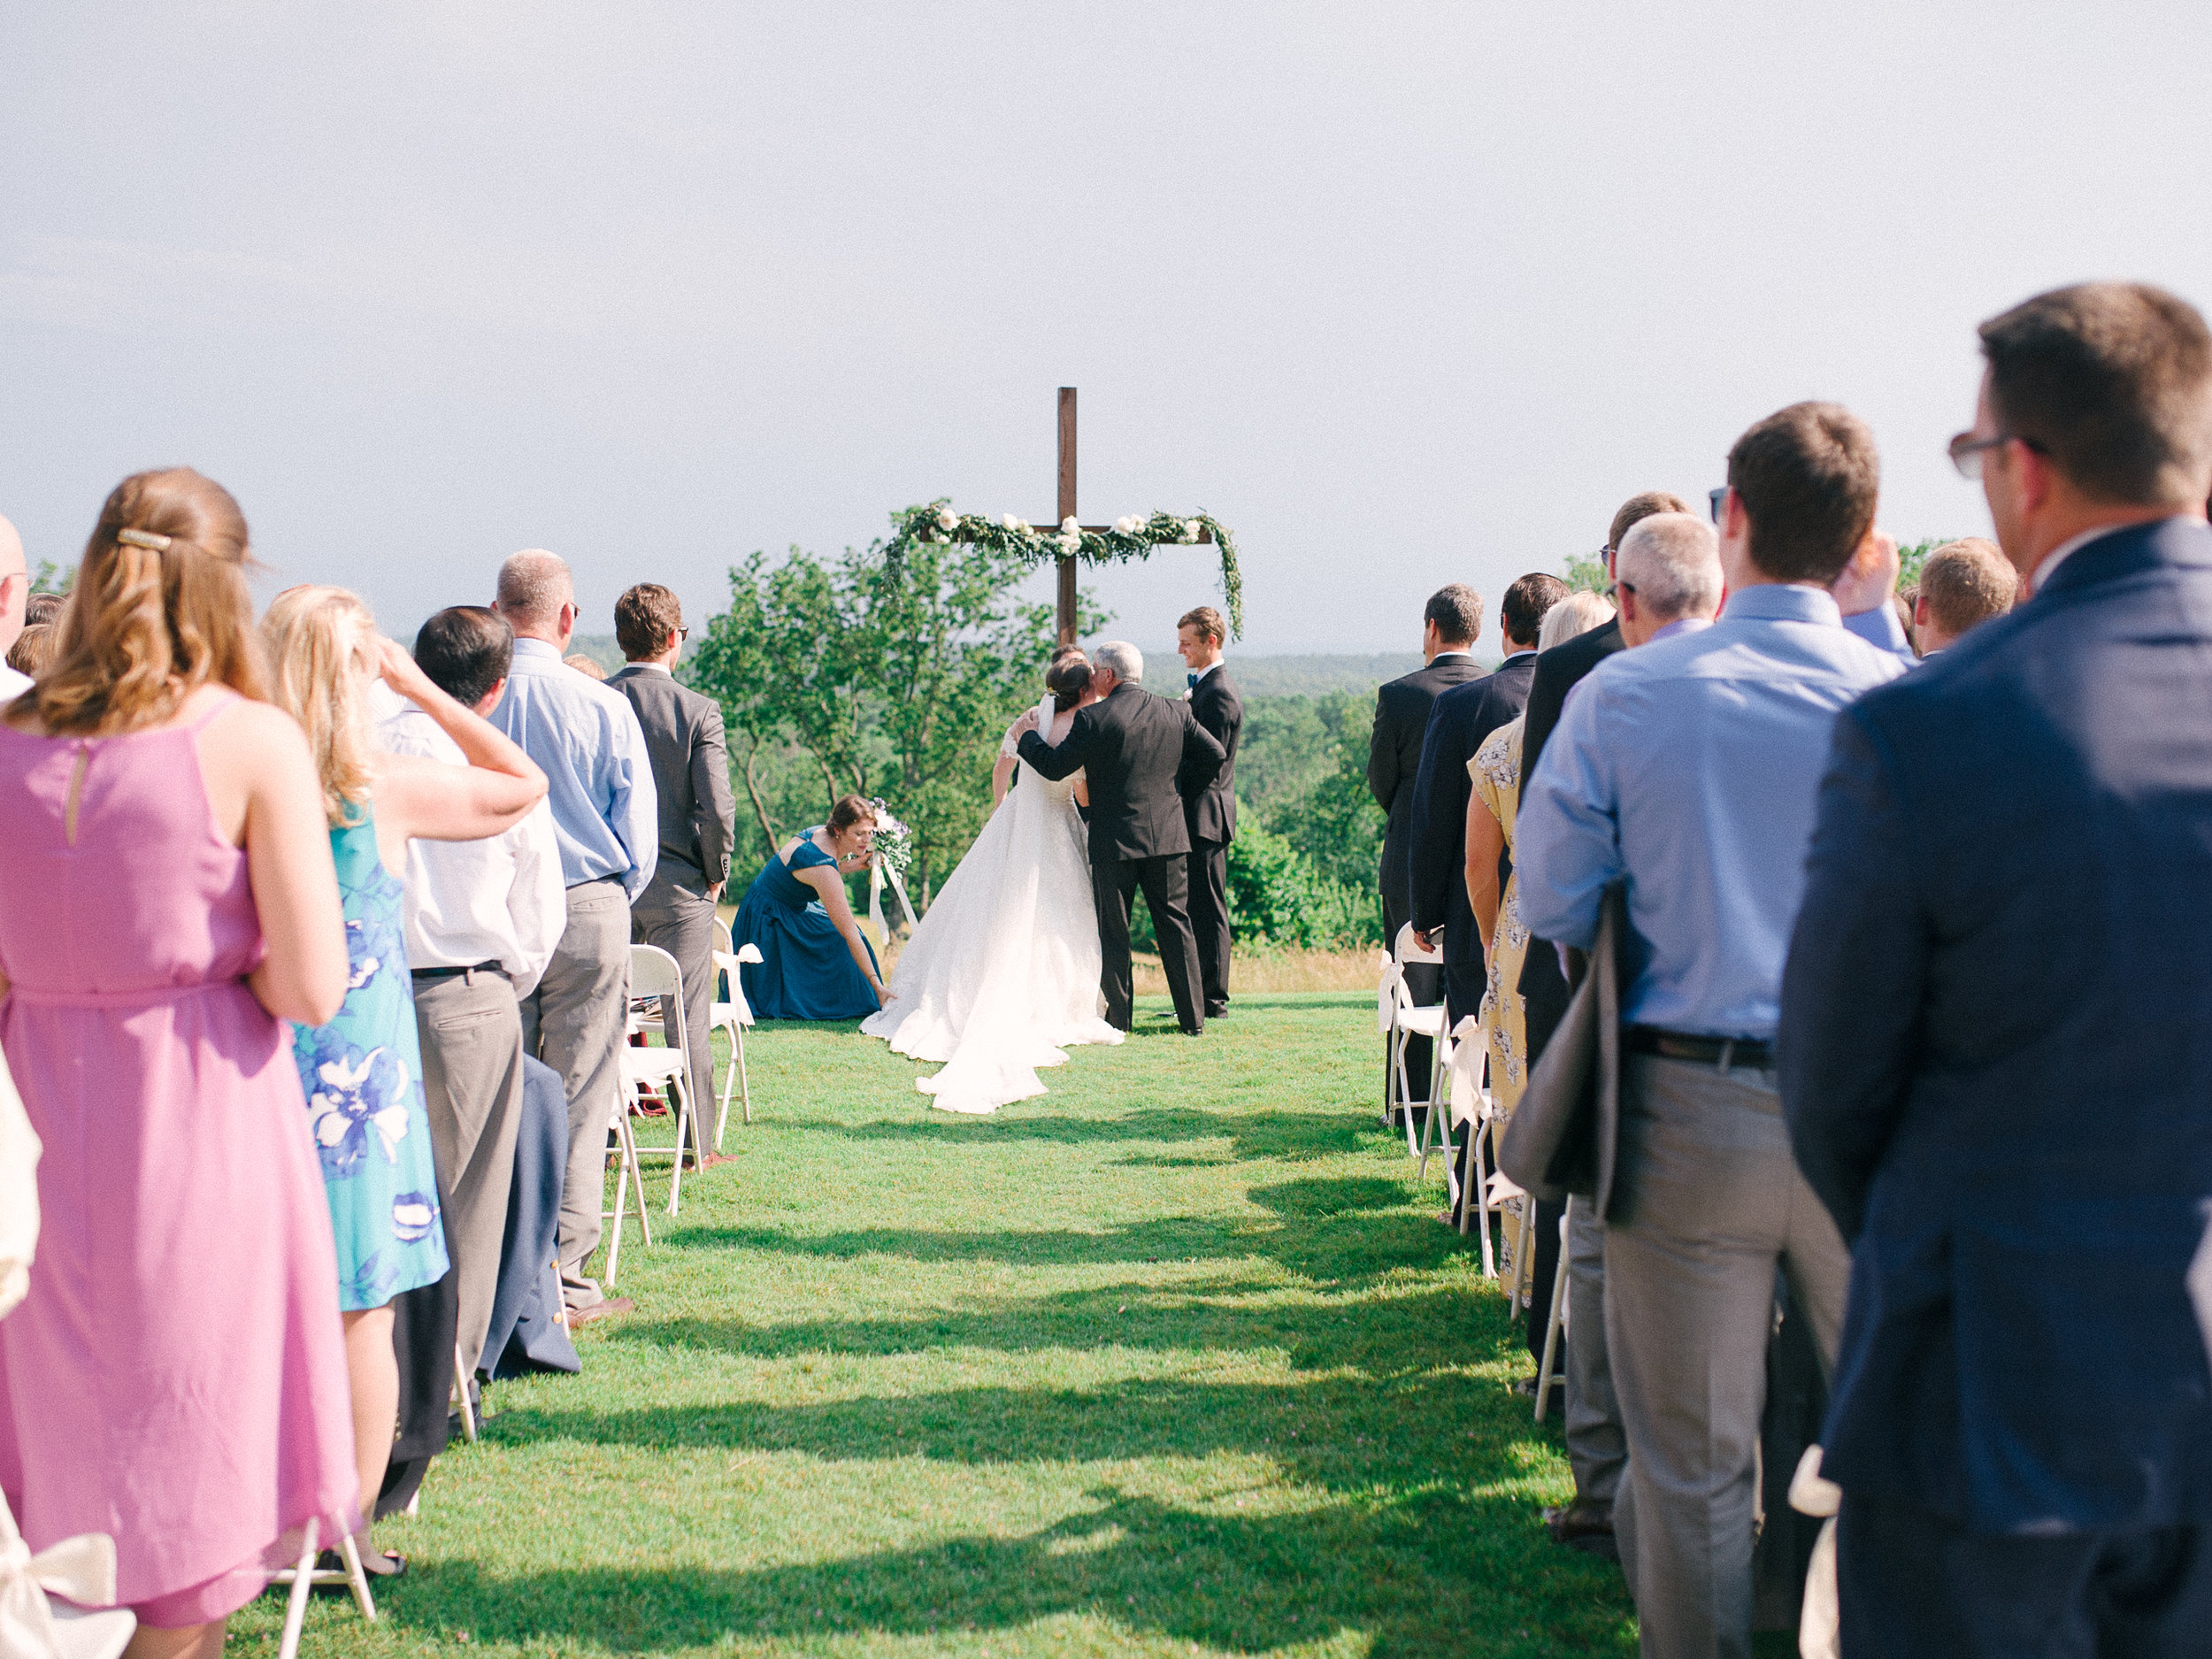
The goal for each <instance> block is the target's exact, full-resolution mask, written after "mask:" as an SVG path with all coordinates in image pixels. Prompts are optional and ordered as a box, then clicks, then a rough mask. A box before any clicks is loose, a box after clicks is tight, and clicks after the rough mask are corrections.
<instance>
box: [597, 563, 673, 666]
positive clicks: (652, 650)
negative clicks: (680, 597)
mask: <svg viewBox="0 0 2212 1659" xmlns="http://www.w3.org/2000/svg"><path fill="white" fill-rule="evenodd" d="M683 625H684V608H683V606H682V605H680V604H679V603H677V601H676V595H674V594H672V593H671V592H669V591H668V589H667V588H664V587H662V586H661V585H660V584H659V583H658V582H640V583H639V584H638V585H637V586H636V587H634V588H631V589H630V591H629V592H627V593H626V594H624V595H622V597H621V598H619V599H618V600H616V601H615V602H614V639H615V643H616V644H618V645H619V646H620V647H621V648H622V655H623V656H624V657H626V658H627V659H628V660H629V661H631V662H633V663H641V662H643V661H644V660H645V659H646V658H647V657H658V656H659V655H660V654H661V653H662V652H663V651H664V650H666V649H668V646H669V642H670V641H672V640H673V639H674V638H675V637H676V630H677V629H679V628H680V627H682V626H683Z"/></svg>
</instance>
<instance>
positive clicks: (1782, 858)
mask: <svg viewBox="0 0 2212 1659" xmlns="http://www.w3.org/2000/svg"><path fill="white" fill-rule="evenodd" d="M1728 481H1729V486H1730V488H1729V493H1728V495H1727V498H1726V503H1725V507H1724V511H1723V513H1722V520H1721V558H1722V565H1723V567H1724V571H1725V572H1726V574H1727V577H1728V586H1729V596H1728V603H1727V608H1726V610H1725V611H1724V612H1723V614H1722V616H1721V618H1720V619H1719V620H1718V621H1717V623H1715V624H1714V625H1713V626H1711V627H1709V628H1702V629H1694V630H1689V631H1686V632H1682V633H1679V634H1673V635H1671V637H1668V638H1665V639H1657V640H1654V641H1651V642H1650V643H1648V644H1646V645H1644V646H1641V647H1640V648H1639V649H1634V650H1629V651H1623V652H1620V653H1618V654H1617V655H1615V656H1612V657H1608V658H1607V659H1606V660H1605V661H1604V662H1602V663H1601V664H1599V665H1598V666H1597V667H1596V668H1595V669H1594V670H1593V671H1592V672H1591V673H1590V674H1589V676H1588V677H1587V678H1586V680H1583V681H1582V683H1581V684H1580V685H1578V687H1576V688H1575V690H1574V692H1573V694H1572V695H1571V696H1570V697H1569V699H1568V701H1567V703H1566V707H1565V709H1564V710H1563V713H1562V715H1561V718H1560V723H1559V726H1558V729H1557V730H1556V732H1555V733H1554V734H1553V736H1552V738H1551V741H1549V742H1548V743H1547V744H1546V745H1545V747H1544V750H1543V754H1542V757H1541V758H1540V762H1539V764H1538V765H1537V768H1536V771H1535V773H1534V775H1533V777H1532V779H1531V780H1529V782H1528V783H1527V784H1526V785H1525V787H1524V788H1523V791H1522V797H1521V811H1520V818H1519V822H1518V825H1517V835H1516V838H1515V854H1516V857H1517V863H1518V865H1519V870H1520V877H1521V913H1522V918H1523V919H1524V920H1525V922H1526V923H1527V925H1528V927H1529V930H1530V931H1531V932H1532V933H1536V934H1538V935H1540V936H1542V937H1544V938H1547V939H1553V940H1557V941H1561V942H1563V943H1564V944H1567V945H1569V946H1575V947H1581V948H1587V947H1588V946H1589V945H1590V944H1591V942H1592V941H1593V940H1594V936H1595V933H1596V931H1597V923H1598V913H1599V910H1600V905H1601V899H1602V897H1603V895H1604V893H1605V891H1606V889H1607V888H1608V887H1612V886H1614V885H1615V884H1621V885H1623V886H1624V888H1625V893H1626V898H1627V908H1628V918H1629V923H1630V931H1631V934H1632V937H1631V939H1630V940H1629V941H1628V948H1627V950H1626V952H1625V961H1624V964H1623V971H1624V973H1625V974H1627V975H1628V976H1629V978H1630V983H1629V985H1628V987H1627V988H1626V989H1625V991H1624V996H1623V1005H1622V1011H1623V1018H1624V1020H1625V1021H1626V1023H1627V1025H1628V1026H1629V1030H1628V1032H1627V1033H1626V1035H1625V1039H1624V1044H1623V1047H1624V1050H1625V1052H1626V1056H1627V1057H1626V1059H1625V1061H1624V1067H1623V1073H1622V1079H1621V1125H1620V1148H1619V1153H1618V1160H1619V1161H1618V1165H1617V1169H1618V1173H1617V1177H1616V1181H1615V1187H1614V1196H1613V1200H1612V1209H1611V1211H1610V1213H1609V1214H1608V1215H1606V1216H1605V1217H1602V1218H1601V1219H1603V1220H1604V1222H1605V1223H1606V1235H1605V1263H1606V1281H1607V1282H1606V1297H1605V1328H1606V1337H1607V1345H1608V1348H1609V1356H1610V1358H1611V1362H1612V1367H1613V1376H1614V1381H1615V1384H1616V1386H1617V1390H1618V1393H1619V1397H1620V1404H1621V1414H1622V1417H1623V1421H1624V1425H1625V1427H1626V1429H1627V1434H1628V1448H1629V1455H1628V1483H1627V1484H1628V1499H1629V1502H1628V1505H1627V1509H1629V1511H1630V1514H1629V1516H1628V1517H1625V1518H1624V1524H1623V1525H1621V1528H1620V1531H1621V1545H1622V1555H1623V1564H1624V1567H1625V1568H1626V1570H1627V1571H1628V1573H1629V1577H1630V1584H1631V1586H1632V1588H1633V1590H1634V1592H1635V1595H1636V1603H1637V1614H1638V1617H1639V1620H1640V1624H1641V1629H1642V1641H1643V1652H1644V1653H1645V1654H1646V1655H1665V1656H1666V1659H1678V1656H1680V1659H1688V1656H1689V1655H1701V1656H1703V1655H1732V1656H1737V1659H1742V1656H1745V1655H1748V1654H1749V1652H1750V1640H1751V1628H1750V1627H1751V1606H1752V1547H1753V1516H1754V1513H1755V1496H1756V1494H1755V1471H1756V1448H1757V1445H1758V1440H1759V1430H1760V1415H1761V1409H1762V1406H1763V1402H1764V1394H1765V1378H1766V1373H1765V1364H1766V1354H1767V1340H1768V1336H1769V1333H1770V1325H1771V1322H1772V1317H1773V1306H1774V1275H1775V1270H1776V1268H1777V1266H1778V1265H1779V1266H1781V1267H1782V1268H1783V1269H1784V1270H1785V1271H1786V1272H1787V1274H1788V1276H1789V1279H1790V1284H1791V1289H1792V1293H1793V1310H1795V1311H1797V1312H1799V1313H1801V1315H1802V1316H1803V1317H1805V1319H1806V1321H1807V1324H1808V1326H1809V1331H1810V1333H1811V1335H1812V1336H1813V1338H1814V1340H1815V1342H1816V1346H1817V1347H1818V1348H1819V1350H1820V1353H1821V1356H1822V1360H1823V1363H1824V1364H1828V1365H1832V1363H1833V1361H1834V1358H1835V1353H1836V1342H1837V1335H1838V1331H1839V1326H1840V1324H1841V1320H1842V1315H1843V1300H1844V1290H1845V1286H1846V1283H1847V1279H1848V1277H1849V1272H1850V1261H1849V1257H1848V1256H1847V1255H1846V1253H1845V1251H1844V1248H1843V1244H1842V1241H1841V1240H1840V1239H1839V1237H1838V1235H1837V1232H1836V1227H1835V1224H1834V1222H1833V1221H1832V1219H1831V1218H1830V1217H1829V1216H1828V1213H1827V1211H1826V1210H1825V1209H1824V1207H1823V1206H1822V1204H1821V1202H1820V1201H1819V1199H1818V1198H1816V1196H1815V1195H1814V1194H1813V1192H1812V1190H1811V1188H1810V1187H1808V1186H1807V1185H1806V1183H1805V1181H1804V1179H1803V1177H1802V1176H1801V1175H1800V1174H1799V1173H1798V1171H1797V1167H1796V1164H1795V1162H1794V1161H1793V1158H1792V1156H1791V1154H1790V1147H1789V1140H1788V1136H1787V1133H1786V1129H1785V1127H1784V1125H1783V1121H1782V1115H1781V1102H1780V1098H1779V1096H1778V1093H1777V1091H1776V1077H1775V1071H1774V1059H1773V1055H1772V1052H1771V1043H1772V1040H1773V1037H1774V1033H1775V1027H1776V1024H1777V1021H1778V1016H1779V1004H1780V997H1781V985H1782V966H1783V961H1784V957H1785V956H1786V953H1787V949H1788V946H1789V939H1790V930H1791V926H1792V925H1793V922H1794V921H1795V919H1796V916H1797V908H1798V903H1799V901H1800V899H1801V896H1802V894H1803V891H1804V885H1805V853H1806V848H1807V845H1808V843H1809V840H1810V837H1811V833H1812V825H1813V818H1814V812H1815V807H1816V796H1817V792H1818V787H1819V783H1820V778H1821V774H1822V772H1823V770H1824V767H1825V765H1826V763H1827V757H1828V746H1829V739H1830V734H1831V729H1832V726H1833V725H1834V723H1835V718H1836V715H1837V713H1838V711H1839V710H1841V709H1843V708H1844V707H1845V706H1846V705H1847V704H1848V703H1851V702H1852V701H1853V700H1854V699H1855V698H1856V697H1857V696H1858V695H1860V694H1861V693H1862V692H1863V691H1866V690H1867V689H1869V688H1870V687H1874V686H1878V685H1880V684H1882V683H1884V682H1885V681H1886V680H1892V679H1893V678H1895V677H1896V676H1897V675H1899V674H1901V673H1902V672H1904V669H1905V664H1904V663H1903V661H1902V660H1901V658H1900V657H1898V656H1896V655H1894V654H1893V653H1892V652H1889V651H1884V650H1881V649H1877V648H1876V647H1874V646H1872V645H1870V644H1868V643H1867V642H1866V641H1863V640H1862V639H1860V638H1858V637H1856V636H1855V634H1852V633H1850V632H1848V631H1847V630H1846V628H1845V627H1844V626H1843V619H1842V615H1841V612H1840V611H1839V608H1838V604H1837V601H1836V599H1835V598H1834V597H1833V596H1832V595H1831V593H1830V592H1829V588H1830V587H1831V584H1833V583H1835V582H1837V581H1838V580H1839V578H1840V577H1842V576H1843V575H1844V574H1845V573H1846V571H1847V568H1850V567H1852V566H1853V565H1855V562H1856V563H1858V564H1860V565H1864V566H1866V567H1870V568H1872V569H1875V570H1877V571H1878V570H1879V569H1880V568H1881V567H1882V565H1883V562H1884V560H1883V557H1879V556H1876V555H1874V554H1871V553H1870V552H1869V548H1870V541H1871V540H1872V538H1875V537H1876V536H1877V535H1878V532H1877V531H1876V530H1875V529H1874V509H1875V501H1876V495H1877V493H1878V486H1879V474H1878V462H1877V459H1876V457H1875V450H1874V442H1873V436H1872V434H1870V432H1869V431H1868V430H1867V428H1866V426H1864V424H1863V423H1862V422H1861V421H1859V420H1858V419H1856V418H1855V416H1853V415H1851V414H1850V413H1848V412H1847V411H1845V410H1842V409H1840V408H1838V407H1836V406H1835V405H1833V404H1821V403H1800V404H1795V405H1793V406H1792V407H1791V408H1788V409H1786V410H1783V411H1780V412H1779V413H1778V414H1775V415H1773V416H1770V417H1769V418H1768V419H1765V420H1763V421H1761V422H1760V423H1759V424H1758V425H1756V426H1753V427H1752V428H1751V429H1750V430H1749V431H1748V432H1747V433H1745V434H1744V435H1743V436H1742V437H1741V438H1740V439H1739V440H1738V441H1737V442H1736V445H1735V448H1734V449H1732V450H1731V451H1730V454H1729V459H1728ZM1886 558H1887V569H1888V571H1889V572H1890V575H1891V579H1892V580H1893V577H1894V571H1895V564H1894V556H1893V554H1890V555H1887V556H1886Z"/></svg>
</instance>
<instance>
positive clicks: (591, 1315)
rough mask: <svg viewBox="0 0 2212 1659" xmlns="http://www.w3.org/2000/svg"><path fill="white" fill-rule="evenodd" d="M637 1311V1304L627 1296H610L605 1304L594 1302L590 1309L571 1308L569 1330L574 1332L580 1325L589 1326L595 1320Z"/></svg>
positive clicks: (569, 1311)
mask: <svg viewBox="0 0 2212 1659" xmlns="http://www.w3.org/2000/svg"><path fill="white" fill-rule="evenodd" d="M636 1311H637V1303H635V1302H632V1301H631V1300H630V1299H629V1298H628V1297H627V1296H610V1297H608V1298H607V1299H606V1301H604V1302H593V1303H592V1304H591V1306H590V1307H588V1308H571V1309H570V1310H568V1328H569V1329H570V1330H574V1329H575V1328H576V1327H577V1326H578V1325H589V1324H590V1323H591V1322H592V1321H593V1320H594V1319H611V1318H612V1317H614V1316H615V1315H616V1314H618V1313H634V1312H636Z"/></svg>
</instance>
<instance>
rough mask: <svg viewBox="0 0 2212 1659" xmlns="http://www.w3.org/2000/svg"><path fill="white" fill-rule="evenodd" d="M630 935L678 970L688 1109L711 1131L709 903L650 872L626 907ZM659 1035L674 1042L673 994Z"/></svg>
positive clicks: (711, 926)
mask: <svg viewBox="0 0 2212 1659" xmlns="http://www.w3.org/2000/svg"><path fill="white" fill-rule="evenodd" d="M630 939H631V942H633V943H634V944H640V945H654V946H657V947H658V948H659V949H663V950H665V951H666V952H667V953H668V954H669V955H670V956H673V957H675V958H676V965H677V966H678V967H680V968H681V969H682V970H683V976H684V1024H685V1025H686V1026H687V1028H688V1029H687V1030H686V1031H685V1032H684V1033H683V1038H684V1041H685V1044H686V1051H687V1053H688V1054H689V1055H690V1056H691V1110H693V1111H695V1112H699V1113H703V1114H704V1121H705V1123H706V1125H707V1127H708V1131H711V1129H712V1127H713V1125H714V1117H713V1112H714V1052H713V1050H712V1048H710V1047H709V1046H708V1037H709V1035H710V1032H709V1026H710V1022H711V1021H712V1020H713V1018H714V905H713V904H712V903H711V902H710V901H709V900H708V898H707V897H706V895H704V894H702V893H694V892H692V891H690V890H689V889H688V888H686V887H678V886H677V885H676V884H675V883H674V882H672V881H663V880H662V879H660V877H658V876H655V877H654V878H653V879H652V882H651V884H650V885H649V886H648V887H646V889H645V891H644V892H642V893H641V894H639V895H638V897H637V902H636V903H634V904H633V905H632V906H631V907H630ZM661 1034H662V1035H663V1036H664V1037H665V1038H667V1039H668V1041H669V1044H670V1046H671V1047H673V1046H674V1045H675V1042H676V1041H677V1032H676V1006H675V999H674V998H673V997H666V996H664V997H663V998H662V999H661ZM709 1138H710V1135H709V1133H705V1132H703V1133H701V1135H700V1137H699V1144H700V1145H701V1146H704V1145H706V1143H707V1141H708V1140H709Z"/></svg>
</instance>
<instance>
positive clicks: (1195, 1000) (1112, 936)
mask: <svg viewBox="0 0 2212 1659" xmlns="http://www.w3.org/2000/svg"><path fill="white" fill-rule="evenodd" d="M1143 678H1144V657H1143V656H1142V655H1141V653H1140V652H1139V651H1138V649H1137V648H1136V647H1135V646H1133V645H1131V644H1129V643H1128V642H1127V641H1123V640H1108V641H1104V642H1103V643H1102V644H1100V645H1098V646H1096V647H1095V648H1094V649H1093V650H1092V652H1091V689H1092V690H1094V691H1096V692H1098V693H1100V694H1101V695H1100V697H1099V700H1098V701H1097V702H1096V703H1092V704H1091V705H1090V706H1089V707H1088V708H1086V709H1081V710H1078V711H1077V713H1076V717H1075V724H1074V725H1073V726H1070V727H1069V728H1068V734H1067V736H1066V737H1065V738H1064V739H1063V740H1062V741H1061V742H1060V744H1059V746H1058V747H1057V748H1055V747H1054V746H1053V745H1051V744H1049V743H1048V742H1046V741H1044V739H1043V737H1042V736H1041V735H1040V734H1039V733H1038V731H1037V711H1036V710H1034V709H1032V710H1030V711H1029V712H1028V713H1027V714H1025V715H1024V716H1022V718H1020V719H1019V720H1018V721H1017V722H1016V723H1015V726H1014V729H1015V731H1016V732H1018V733H1020V744H1019V748H1020V753H1021V757H1022V758H1023V759H1024V760H1025V761H1027V762H1028V763H1029V765H1030V769H1031V770H1032V771H1033V772H1036V773H1037V774H1038V775H1039V776H1040V777H1042V778H1046V779H1049V780H1051V781H1053V782H1055V783H1057V782H1059V781H1060V780H1062V779H1063V778H1068V777H1072V776H1073V775H1074V773H1075V772H1076V770H1077V769H1078V768H1079V767H1080V768H1081V769H1082V771H1083V773H1084V776H1085V778H1086V779H1087V780H1088V782H1089V785H1090V795H1091V827H1090V842H1091V895H1092V897H1093V899H1094V901H1095V902H1096V903H1097V907H1098V943H1099V958H1100V960H1099V989H1100V990H1101V991H1102V993H1103V994H1104V995H1105V998H1106V1023H1107V1024H1108V1025H1111V1026H1113V1027H1114V1028H1115V1029H1116V1030H1118V1031H1127V1030H1128V1029H1129V1028H1130V1020H1131V1013H1132V1010H1131V1003H1132V1001H1133V997H1132V990H1133V984H1132V977H1131V971H1130V962H1129V910H1130V905H1131V903H1132V902H1133V900H1134V899H1135V897H1136V893H1137V889H1138V887H1143V889H1144V902H1145V906H1146V908H1147V909H1148V910H1150V911H1151V912H1152V929H1153V932H1154V933H1156V934H1157V935H1158V938H1159V941H1160V965H1161V966H1162V967H1163V968H1164V969H1165V970H1166V971H1167V986H1168V991H1169V994H1170V995H1171V996H1173V998H1174V999H1175V1018H1176V1023H1177V1024H1178V1025H1179V1026H1181V1027H1182V1030H1183V1033H1184V1034H1185V1035H1186V1036H1191V1037H1195V1036H1197V1035H1199V1034H1200V1033H1202V1032H1203V1031H1204V1030H1205V1028H1206V1014H1205V1006H1204V1003H1203V1002H1202V997H1201V986H1200V981H1199V977H1198V941H1197V938H1196V936H1195V935H1194V933H1192V932H1191V925H1190V907H1189V895H1190V862H1189V853H1190V826H1189V823H1188V822H1187V819H1186V818H1184V816H1183V797H1182V795H1181V794H1180V793H1179V791H1178V789H1177V787H1176V784H1177V780H1178V779H1180V780H1182V781H1183V784H1184V787H1187V788H1191V789H1202V788H1204V787H1206V785H1208V784H1209V783H1210V782H1212V781H1213V780H1214V779H1215V778H1216V777H1217V775H1219V773H1220V771H1221V768H1222V766H1223V764H1225V762H1226V761H1227V759H1228V752H1227V751H1226V750H1225V749H1223V748H1222V747H1221V745H1220V744H1219V743H1217V742H1216V741H1214V738H1213V734H1212V733H1210V732H1208V731H1207V730H1206V728H1205V727H1204V726H1201V725H1199V724H1198V722H1197V720H1196V719H1194V718H1192V715H1191V711H1190V705H1189V704H1188V703H1182V702H1179V701H1178V702H1171V701H1169V700H1168V699H1167V698H1165V697H1156V696H1154V695H1152V694H1151V693H1150V692H1148V691H1147V690H1146V689H1145V688H1144V687H1143V686H1142V685H1141V683H1140V682H1141V680H1143Z"/></svg>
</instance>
